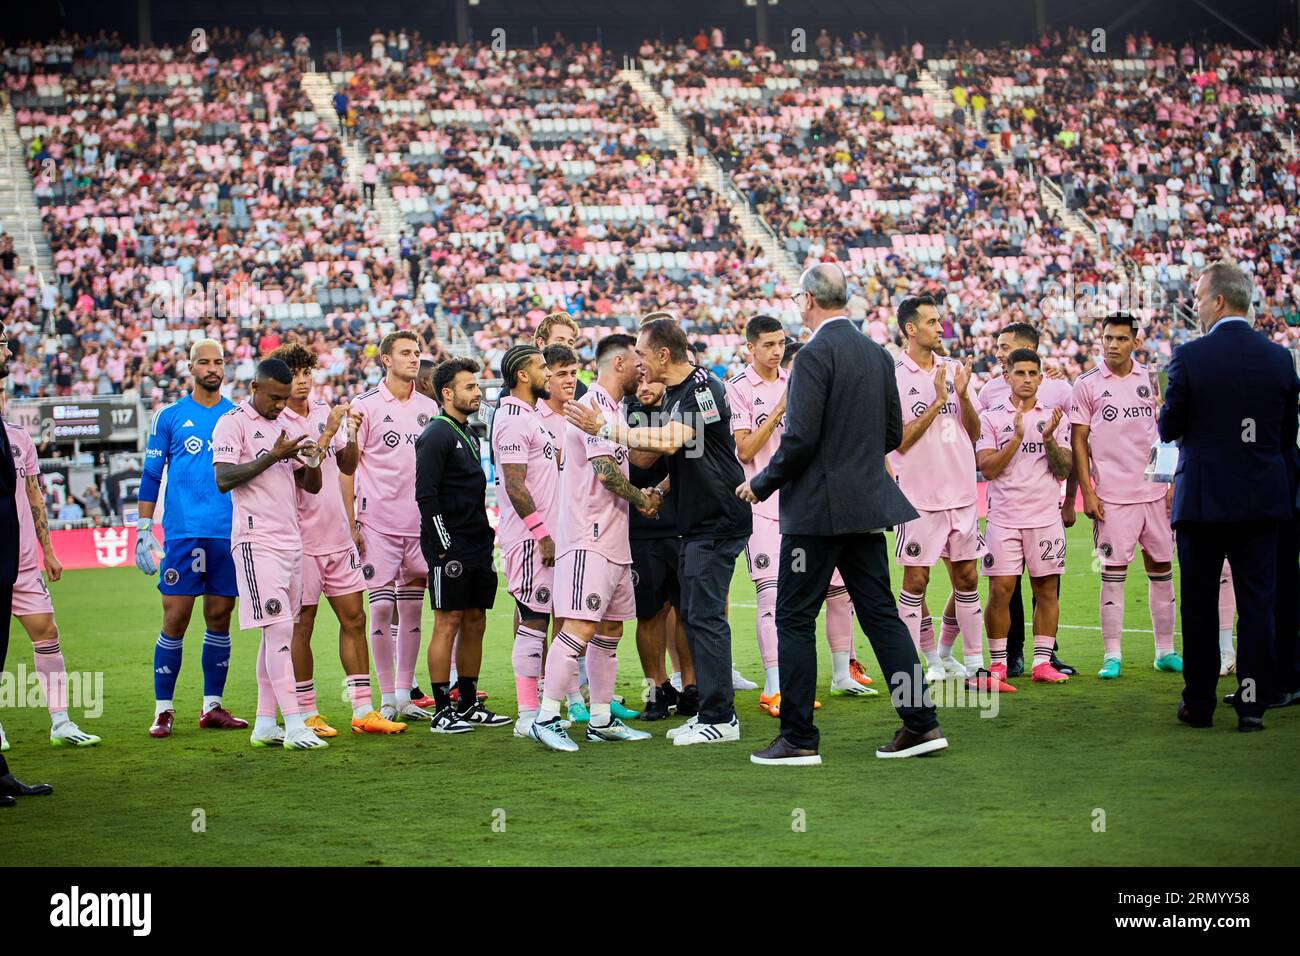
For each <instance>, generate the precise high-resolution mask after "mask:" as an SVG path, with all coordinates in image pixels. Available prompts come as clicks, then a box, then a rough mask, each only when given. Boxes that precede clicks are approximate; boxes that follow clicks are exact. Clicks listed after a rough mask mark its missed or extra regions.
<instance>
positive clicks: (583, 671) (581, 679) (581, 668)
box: [578, 657, 587, 687]
mask: <svg viewBox="0 0 1300 956" xmlns="http://www.w3.org/2000/svg"><path fill="white" fill-rule="evenodd" d="M578 686H579V687H586V686H587V659H586V658H585V657H579V658H578Z"/></svg>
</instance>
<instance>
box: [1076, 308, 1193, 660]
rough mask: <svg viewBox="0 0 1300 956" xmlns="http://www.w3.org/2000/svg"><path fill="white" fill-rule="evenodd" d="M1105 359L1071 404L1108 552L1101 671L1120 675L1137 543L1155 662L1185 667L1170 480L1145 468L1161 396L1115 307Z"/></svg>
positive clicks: (1104, 339) (1089, 503)
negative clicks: (1136, 357) (1178, 626)
mask: <svg viewBox="0 0 1300 956" xmlns="http://www.w3.org/2000/svg"><path fill="white" fill-rule="evenodd" d="M1101 346H1102V353H1103V354H1102V357H1103V362H1102V364H1101V365H1099V366H1097V367H1096V368H1095V369H1093V370H1092V371H1089V372H1085V373H1084V374H1083V375H1081V376H1079V380H1078V381H1076V382H1075V383H1074V398H1073V401H1072V404H1071V407H1070V426H1071V432H1070V443H1071V445H1072V446H1073V450H1074V471H1075V474H1076V475H1077V477H1078V480H1079V487H1080V488H1081V489H1082V490H1083V511H1084V514H1086V515H1087V516H1088V517H1089V518H1091V519H1092V542H1093V547H1094V550H1095V552H1096V554H1097V557H1098V558H1099V559H1100V560H1101V598H1100V604H1101V639H1102V642H1103V648H1104V649H1103V652H1102V664H1101V670H1100V671H1099V672H1098V674H1097V676H1098V677H1100V678H1102V679H1103V680H1113V679H1114V678H1116V677H1119V674H1120V660H1121V656H1122V654H1121V648H1120V639H1121V638H1122V637H1123V635H1124V580H1125V576H1126V575H1127V574H1128V566H1129V562H1131V561H1132V560H1133V553H1134V551H1135V550H1136V548H1137V546H1138V545H1139V544H1141V545H1142V562H1143V564H1144V565H1145V566H1146V572H1147V594H1148V597H1149V600H1150V604H1151V627H1152V629H1153V630H1154V632H1155V637H1156V656H1155V669H1156V670H1158V671H1167V672H1169V673H1172V674H1181V673H1182V671H1183V661H1182V658H1180V657H1179V656H1178V654H1177V653H1176V652H1175V651H1174V564H1173V561H1174V531H1173V528H1172V527H1170V524H1169V511H1170V508H1171V507H1172V506H1173V486H1172V485H1169V484H1163V483H1157V482H1154V481H1147V480H1146V479H1145V478H1144V477H1143V472H1144V471H1145V469H1146V465H1147V459H1148V457H1149V453H1150V451H1151V446H1152V444H1154V443H1155V442H1156V441H1158V440H1159V439H1158V436H1157V432H1156V409H1157V407H1158V405H1159V402H1160V398H1159V395H1158V393H1157V383H1156V382H1155V381H1154V379H1153V377H1152V375H1151V370H1150V369H1148V368H1147V367H1146V366H1145V365H1142V364H1141V363H1139V362H1135V361H1133V350H1134V349H1136V348H1137V327H1136V323H1135V322H1134V320H1133V317H1132V316H1131V315H1126V314H1124V313H1115V314H1113V315H1108V316H1107V317H1106V319H1105V321H1104V322H1103V323H1102V333H1101Z"/></svg>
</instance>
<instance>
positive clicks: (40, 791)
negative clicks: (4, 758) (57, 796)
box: [0, 773, 54, 797]
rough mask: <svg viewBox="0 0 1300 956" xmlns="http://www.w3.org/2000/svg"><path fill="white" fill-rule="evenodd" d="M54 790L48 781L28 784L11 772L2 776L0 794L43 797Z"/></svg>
mask: <svg viewBox="0 0 1300 956" xmlns="http://www.w3.org/2000/svg"><path fill="white" fill-rule="evenodd" d="M53 792H54V788H53V787H51V786H50V785H49V784H48V783H38V784H34V785H33V786H30V787H29V786H28V785H27V784H25V783H23V782H22V781H21V780H19V779H18V778H17V777H15V776H14V775H13V774H11V773H7V774H5V775H4V776H3V777H0V796H7V797H43V796H45V795H46V794H50V793H53Z"/></svg>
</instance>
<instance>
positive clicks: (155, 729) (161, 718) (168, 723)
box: [149, 710, 203, 737]
mask: <svg viewBox="0 0 1300 956" xmlns="http://www.w3.org/2000/svg"><path fill="white" fill-rule="evenodd" d="M175 719H176V711H174V710H164V711H163V712H162V713H161V714H158V715H156V716H155V717H154V719H153V724H152V725H151V726H150V727H149V736H150V737H170V736H171V735H172V721H174V720H175ZM199 720H200V722H201V721H202V720H203V718H202V717H200V718H199Z"/></svg>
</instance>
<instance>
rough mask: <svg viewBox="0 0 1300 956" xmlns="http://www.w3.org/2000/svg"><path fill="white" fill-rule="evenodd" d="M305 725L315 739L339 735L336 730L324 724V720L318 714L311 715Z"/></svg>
mask: <svg viewBox="0 0 1300 956" xmlns="http://www.w3.org/2000/svg"><path fill="white" fill-rule="evenodd" d="M306 724H307V726H308V727H310V728H311V731H312V733H314V734H315V735H316V736H317V737H337V736H338V735H339V732H338V731H337V730H335V729H334V728H333V727H331V726H330V725H329V724H327V723H325V718H324V717H322V716H321V715H320V714H312V715H311V716H310V717H308V718H307V720H306Z"/></svg>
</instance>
